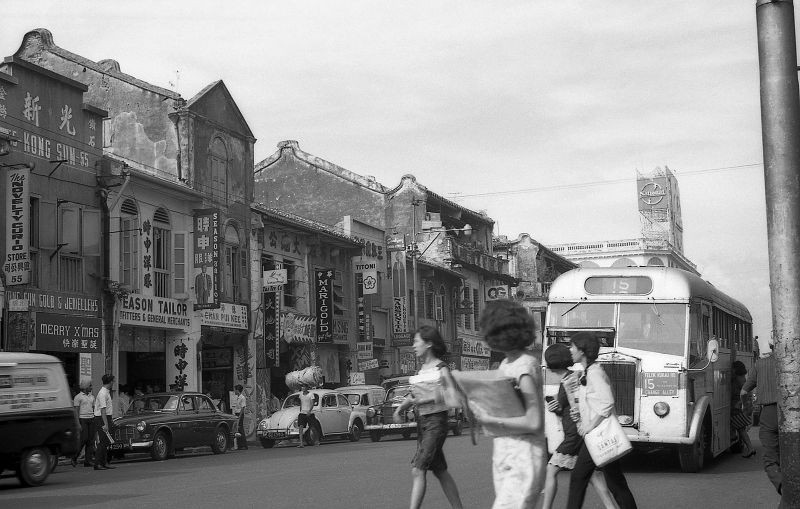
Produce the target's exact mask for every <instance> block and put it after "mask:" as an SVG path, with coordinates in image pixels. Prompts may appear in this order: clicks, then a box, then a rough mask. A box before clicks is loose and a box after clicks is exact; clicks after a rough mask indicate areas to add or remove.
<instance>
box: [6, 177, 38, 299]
mask: <svg viewBox="0 0 800 509" xmlns="http://www.w3.org/2000/svg"><path fill="white" fill-rule="evenodd" d="M7 178H8V182H7V184H8V187H7V189H8V195H9V196H8V209H7V210H6V235H7V237H6V259H5V260H3V272H5V274H6V284H7V285H9V286H11V285H25V284H28V282H29V280H30V270H31V261H30V250H29V247H28V246H29V245H30V242H29V235H30V233H29V229H28V223H29V218H28V207H29V206H30V169H28V168H18V169H12V170H9V171H8V175H7Z"/></svg>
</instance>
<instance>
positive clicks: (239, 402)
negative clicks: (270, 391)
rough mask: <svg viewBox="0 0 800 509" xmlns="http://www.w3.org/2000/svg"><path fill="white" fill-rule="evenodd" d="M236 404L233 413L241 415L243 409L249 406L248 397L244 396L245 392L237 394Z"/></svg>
mask: <svg viewBox="0 0 800 509" xmlns="http://www.w3.org/2000/svg"><path fill="white" fill-rule="evenodd" d="M234 403H235V405H234V407H233V413H234V414H236V415H239V414H240V413H241V412H242V410H244V408H245V407H246V406H247V398H245V397H244V393H240V394H239V395H238V396H236V401H234Z"/></svg>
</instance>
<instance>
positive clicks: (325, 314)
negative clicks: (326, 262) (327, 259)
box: [314, 269, 335, 343]
mask: <svg viewBox="0 0 800 509" xmlns="http://www.w3.org/2000/svg"><path fill="white" fill-rule="evenodd" d="M334 277H335V271H334V270H333V269H317V270H315V271H314V288H315V295H316V301H317V306H316V311H317V341H318V342H320V343H331V342H333V279H334Z"/></svg>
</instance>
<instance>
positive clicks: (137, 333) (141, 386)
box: [117, 327, 169, 393]
mask: <svg viewBox="0 0 800 509" xmlns="http://www.w3.org/2000/svg"><path fill="white" fill-rule="evenodd" d="M165 345H166V334H165V332H164V331H163V330H159V329H144V328H133V327H120V330H119V376H118V377H117V383H118V384H120V385H128V386H129V387H132V388H134V389H135V390H136V391H141V392H142V393H147V392H162V391H168V390H169V387H168V386H167V383H166V376H167V374H166V370H167V356H166V353H165Z"/></svg>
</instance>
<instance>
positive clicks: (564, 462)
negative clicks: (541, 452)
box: [547, 451, 578, 470]
mask: <svg viewBox="0 0 800 509" xmlns="http://www.w3.org/2000/svg"><path fill="white" fill-rule="evenodd" d="M577 459H578V456H575V455H572V454H564V453H563V452H558V451H556V452H554V453H553V456H551V457H550V461H548V462H547V464H548V465H553V466H554V467H558V468H560V469H562V470H572V469H573V468H575V461H576V460H577Z"/></svg>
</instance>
